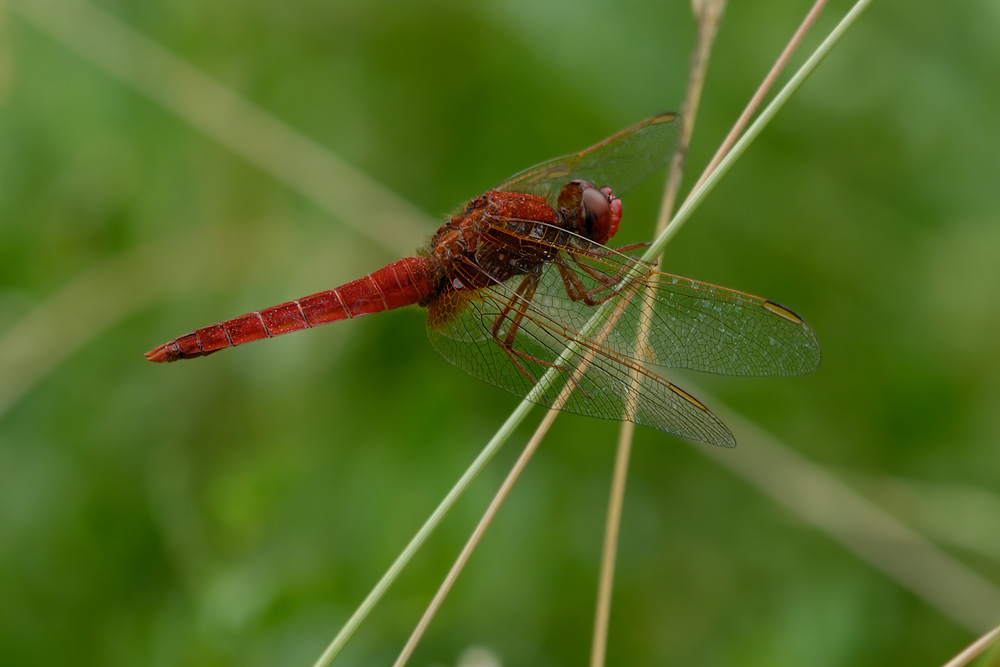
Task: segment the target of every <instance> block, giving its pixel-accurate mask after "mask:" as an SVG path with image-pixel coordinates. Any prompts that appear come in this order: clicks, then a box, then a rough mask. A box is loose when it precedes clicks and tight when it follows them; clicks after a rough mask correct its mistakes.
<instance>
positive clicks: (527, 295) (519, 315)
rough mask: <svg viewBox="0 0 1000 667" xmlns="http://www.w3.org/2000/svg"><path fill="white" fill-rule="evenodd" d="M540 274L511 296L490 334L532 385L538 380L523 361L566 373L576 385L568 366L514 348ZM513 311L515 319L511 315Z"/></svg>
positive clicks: (535, 275) (528, 280)
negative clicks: (502, 331)
mask: <svg viewBox="0 0 1000 667" xmlns="http://www.w3.org/2000/svg"><path fill="white" fill-rule="evenodd" d="M538 280H539V274H537V273H529V274H528V275H526V276H525V277H524V280H522V281H521V284H520V285H519V286H518V288H517V290H516V291H515V292H514V294H513V296H511V298H510V300H509V301H508V302H507V303H506V304H505V305H504V307H503V309H502V310H501V311H500V314H499V315H497V319H496V321H495V322H493V326H491V327H490V333H491V334H492V335H493V341H494V342H495V343H496V344H497V345H499V346H500V349H501V350H503V351H504V353H505V354H506V355H507V357H508V358H509V359H510V361H511V363H513V364H514V366H515V367H517V369H518V370H519V371H520V372H521V374H522V375H524V377H526V378H528V381H529V382H531V384H532V385H535V384H538V379H537V378H535V376H534V375H532V374H531V371H529V370H528V368H527V367H526V366H525V365H524V363H523V362H522V360H523V361H530V362H534V363H536V364H539V365H541V366H545V367H547V368H556V369H558V370H560V371H562V372H563V373H566V375H567V377H568V378H569V380H570V381H573V382H574V383H576V381H575V380H574V379H573V374H572V373H571V372H570V369H569V368H568V367H566V366H563V365H560V364H556V363H553V362H551V361H546V360H545V359H540V358H539V357H536V356H534V355H532V354H528V353H527V352H524V351H522V350H518V349H517V348H515V347H514V340H515V337H516V335H517V332H518V330H519V329H520V327H521V322H522V321H523V320H524V317H525V315H526V314H527V311H528V305H529V304H530V303H531V299H532V297H533V296H534V295H535V289H536V288H537V287H538ZM511 311H513V317H511V315H510V313H511ZM506 320H509V322H510V325H509V326H508V327H507V331H505V332H504V333H503V335H502V336H501V335H500V329H501V327H502V326H503V323H504V321H506ZM576 388H577V389H578V390H579V391H581V392H582V393H583V394H584V395H585V396H587V398H590V395H589V394H588V393H587V392H586V391H584V390H583V389H582V388H581V387H580V386H579V384H577V387H576Z"/></svg>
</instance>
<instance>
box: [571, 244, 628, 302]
mask: <svg viewBox="0 0 1000 667" xmlns="http://www.w3.org/2000/svg"><path fill="white" fill-rule="evenodd" d="M572 257H573V262H574V263H575V264H576V265H577V266H579V267H580V270H582V271H583V272H584V273H586V274H587V275H588V276H590V277H591V278H593V279H594V280H596V281H597V282H598V283H600V284H599V285H598V286H597V287H594V288H592V289H589V290H588V289H587V287H586V285H584V284H583V281H582V280H580V276H578V275H577V274H576V272H574V271H573V269H572V268H570V267H569V266H568V265H567V264H565V263H563V262H560V261H555V262H553V263H554V264H555V265H556V269H558V270H559V276H560V277H561V278H562V281H563V285H564V286H565V287H566V294H567V295H568V296H569V298H570V299H571V300H572V301H583V302H584V303H585V304H587V305H588V306H597V305H600V304H602V303H604V302H605V301H607V300H608V299H611V298H614V297H615V296H618V295H619V294H621V293H622V292H624V291H625V290H626V289H627V288H628V287H630V286H632V285H633V284H635V282H636V281H638V280H640V278H633V279H630V280H625V278H626V276H627V275H628V271H629V269H631V268H632V267H633V266H635V264H637V263H638V262H639V260H638V259H636V258H632V259H631V261H629V262H628V263H627V264H625V266H623V267H622V268H621V270H619V271H618V273H616V274H615V275H613V276H609V275H607V274H605V273H601V272H600V271H598V270H597V269H595V268H594V267H592V266H590V265H589V264H586V263H584V262H582V261H580V258H579V257H578V256H576V255H573V256H572ZM616 287H617V289H615V288H616Z"/></svg>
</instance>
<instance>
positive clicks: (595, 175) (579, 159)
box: [495, 113, 681, 205]
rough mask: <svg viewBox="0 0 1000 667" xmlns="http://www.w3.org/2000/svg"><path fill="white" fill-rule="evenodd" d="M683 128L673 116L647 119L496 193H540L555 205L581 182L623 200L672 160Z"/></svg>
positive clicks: (514, 180)
mask: <svg viewBox="0 0 1000 667" xmlns="http://www.w3.org/2000/svg"><path fill="white" fill-rule="evenodd" d="M680 125H681V122H680V117H679V116H677V115H676V114H672V113H666V114H660V115H658V116H653V117H652V118H647V119H646V120H644V121H642V122H641V123H638V124H636V125H633V126H632V127H630V128H628V129H626V130H622V131H621V132H619V133H618V134H616V135H614V136H612V137H609V138H607V139H605V140H604V141H602V142H600V143H599V144H597V145H595V146H591V147H590V148H588V149H586V150H584V151H581V152H579V153H574V154H572V155H565V156H563V157H559V158H555V159H554V160H549V161H548V162H542V163H541V164H538V165H535V166H534V167H529V168H528V169H525V170H524V171H522V172H519V173H517V174H515V175H514V176H512V177H511V178H509V179H507V180H506V181H504V182H503V183H501V184H500V185H498V186H497V187H496V188H495V189H496V190H499V191H501V192H523V193H526V194H532V195H538V196H540V197H545V198H546V199H547V200H548V201H549V202H550V203H552V204H553V205H554V204H555V202H556V198H557V197H558V195H559V191H560V190H561V189H562V186H563V185H565V184H566V183H568V182H569V181H571V180H573V179H577V178H578V179H582V180H585V181H588V182H590V183H593V184H594V185H596V186H597V187H604V186H610V187H611V188H612V189H613V190H614V192H615V194H616V195H617V196H619V197H620V196H621V195H623V194H625V193H626V192H627V191H629V190H631V189H632V188H633V187H635V186H636V185H638V184H639V183H641V182H643V181H644V180H646V179H647V178H649V176H650V175H651V174H652V173H653V172H655V171H656V170H657V169H660V168H661V167H664V166H665V165H666V164H667V162H669V161H670V157H671V156H672V155H673V153H674V151H675V150H677V144H678V141H679V139H680Z"/></svg>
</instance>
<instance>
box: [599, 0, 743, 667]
mask: <svg viewBox="0 0 1000 667" xmlns="http://www.w3.org/2000/svg"><path fill="white" fill-rule="evenodd" d="M725 4H726V3H725V0H702V1H699V0H696V1H695V2H694V3H692V10H693V12H694V15H695V18H696V20H697V23H698V38H697V40H696V43H695V47H694V52H693V53H692V58H691V65H690V68H689V71H688V86H687V95H686V96H685V101H684V104H683V106H682V109H681V122H682V123H683V125H682V127H681V137H680V142H679V144H678V148H677V152H676V153H674V156H673V158H672V159H671V161H670V168H669V170H668V173H667V181H666V184H665V188H664V197H663V202H662V204H661V206H660V215H659V217H658V221H657V227H656V233H657V234H659V233H661V232H662V231H663V229H665V228H666V225H667V221H668V220H669V219H670V213H671V211H672V210H673V207H674V202H675V201H676V199H677V193H678V192H679V191H680V186H681V180H682V175H683V170H684V158H685V157H686V155H687V149H688V146H689V145H690V143H691V136H692V133H693V132H694V120H695V117H696V116H697V113H698V104H699V102H700V100H701V91H702V90H703V88H704V83H705V73H706V72H707V70H708V60H709V56H710V54H711V51H712V44H713V43H714V42H715V36H716V34H717V33H718V29H719V24H720V22H721V21H722V14H723V12H724V10H725ZM659 261H660V259H659V258H658V259H657V262H659ZM652 299H653V294H652V291H651V290H649V289H647V290H645V291H644V293H643V308H642V316H641V319H640V323H639V335H638V337H637V339H636V349H635V354H633V357H634V358H636V359H642V358H643V354H642V349H641V347H642V346H644V345H645V341H647V340H648V339H649V329H650V327H651V317H650V315H651V313H652V309H653V301H652ZM632 374H633V376H634V375H635V371H634V370H633V371H632ZM633 381H634V382H637V381H638V378H636V377H633ZM626 409H628V408H627V407H626ZM626 416H627V417H629V416H630V415H626ZM634 433H635V424H634V423H633V421H632V420H631V419H630V418H628V419H626V420H624V421H623V422H622V425H621V430H620V431H619V435H618V444H617V449H616V452H615V464H614V469H613V472H612V476H611V491H610V494H609V498H608V512H607V517H606V519H605V526H604V542H603V545H602V548H601V565H600V573H599V575H598V585H597V609H596V611H595V613H594V633H593V638H592V643H591V651H590V665H591V667H602V666H603V665H604V662H605V658H606V656H607V644H608V625H609V623H610V621H611V597H612V592H613V590H614V574H615V561H616V558H617V551H618V534H619V532H620V527H621V517H622V507H623V506H624V504H625V485H626V482H627V481H628V466H629V460H630V459H631V456H632V439H633V436H634Z"/></svg>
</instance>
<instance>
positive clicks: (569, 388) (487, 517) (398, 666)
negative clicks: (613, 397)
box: [393, 287, 635, 667]
mask: <svg viewBox="0 0 1000 667" xmlns="http://www.w3.org/2000/svg"><path fill="white" fill-rule="evenodd" d="M634 295H635V288H634V287H632V288H629V290H627V291H626V293H625V294H623V295H622V297H621V298H619V299H617V300H616V302H615V307H614V310H613V311H612V312H611V314H610V315H609V316H608V318H607V320H605V322H604V323H603V325H602V327H601V330H600V331H599V332H598V333H597V335H595V336H594V341H596V343H597V345H594V346H590V347H588V349H587V350H586V351H585V352H584V353H583V355H582V357H583V358H582V360H581V361H580V363H579V364H577V366H576V368H574V369H573V373H572V375H571V376H570V378H569V379H568V380H567V382H566V384H565V385H564V386H563V388H562V389H561V390H560V392H559V395H558V396H557V397H556V399H555V400H554V401H553V402H552V406H551V408H550V409H549V411H548V413H547V414H546V415H545V418H544V419H542V421H541V423H540V424H539V425H538V428H537V429H536V430H535V433H534V434H533V435H532V436H531V440H529V441H528V444H527V445H526V446H525V448H524V451H523V452H521V456H520V457H518V459H517V461H516V462H515V463H514V467H513V468H511V471H510V472H509V473H508V474H507V477H506V479H504V481H503V484H502V485H501V486H500V489H499V490H498V491H497V493H496V495H495V496H494V497H493V500H492V501H491V502H490V505H489V507H487V508H486V511H485V512H484V513H483V516H482V518H481V519H480V520H479V523H478V524H477V525H476V528H475V530H473V531H472V534H471V535H470V536H469V539H468V541H467V542H466V543H465V546H464V547H463V548H462V551H461V553H460V554H459V555H458V557H457V558H456V559H455V562H454V563H453V564H452V566H451V569H450V570H449V571H448V574H447V576H445V578H444V581H442V582H441V586H440V587H438V590H437V593H435V595H434V598H433V599H432V600H431V602H430V604H428V605H427V609H426V610H425V611H424V614H423V616H422V617H421V618H420V621H419V622H418V623H417V625H416V627H415V628H414V629H413V633H412V634H411V635H410V638H409V639H408V640H407V642H406V645H405V646H404V647H403V650H402V651H401V652H400V654H399V657H398V658H397V659H396V662H395V663H393V667H402V666H403V665H405V664H406V661H407V660H409V659H410V656H412V655H413V651H414V650H415V649H416V647H417V643H418V642H419V641H420V638H421V637H423V635H424V632H425V631H426V630H427V626H429V625H430V622H431V620H433V618H434V615H435V614H437V611H438V609H440V608H441V604H442V602H444V598H445V596H447V595H448V592H449V591H450V590H451V587H452V586H453V585H454V583H455V580H456V579H458V575H459V574H460V573H461V571H462V569H463V568H464V567H465V564H466V563H467V562H468V560H469V557H470V556H471V555H472V552H473V551H474V550H475V548H476V546H477V545H478V544H479V541H480V540H481V539H482V536H483V534H484V533H485V532H486V529H487V528H488V527H489V525H490V523H491V522H492V521H493V517H495V516H496V513H497V511H499V509H500V505H502V504H503V501H504V500H505V499H506V498H507V495H508V494H509V493H510V490H511V488H513V486H514V484H515V482H517V480H518V478H519V477H520V476H521V473H522V472H524V469H525V467H526V466H527V465H528V461H529V460H531V457H532V456H533V455H534V453H535V451H536V450H537V449H538V446H539V445H540V444H541V442H542V440H543V439H544V438H545V435H546V433H548V430H549V427H550V426H551V425H552V422H554V421H555V419H556V417H557V416H558V415H559V410H560V409H561V408H562V406H563V405H565V403H566V401H567V400H568V399H569V396H570V394H572V393H573V390H574V388H575V387H576V384H577V381H578V379H579V378H580V377H581V376H582V375H583V374H584V373H585V372H586V370H587V367H588V366H589V365H590V361H591V360H592V359H593V358H594V355H595V354H596V353H597V350H598V349H599V347H600V345H601V343H603V342H604V339H605V338H607V337H608V334H610V333H611V330H612V329H613V328H614V325H615V323H616V322H617V321H618V318H619V317H621V315H622V313H623V312H625V307H626V306H627V305H628V303H629V301H630V300H631V298H632V296H634ZM561 362H562V359H560V363H561ZM549 374H551V371H550V373H549ZM547 375H548V374H547ZM543 381H544V378H543ZM538 386H541V382H540V383H539V385H538ZM538 386H536V389H537V388H538Z"/></svg>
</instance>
